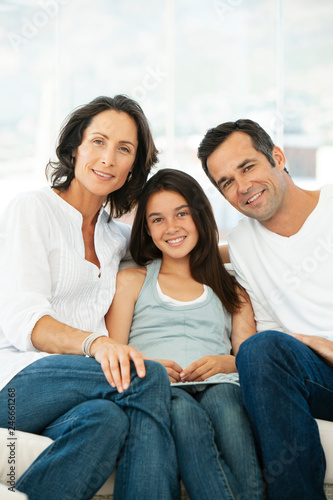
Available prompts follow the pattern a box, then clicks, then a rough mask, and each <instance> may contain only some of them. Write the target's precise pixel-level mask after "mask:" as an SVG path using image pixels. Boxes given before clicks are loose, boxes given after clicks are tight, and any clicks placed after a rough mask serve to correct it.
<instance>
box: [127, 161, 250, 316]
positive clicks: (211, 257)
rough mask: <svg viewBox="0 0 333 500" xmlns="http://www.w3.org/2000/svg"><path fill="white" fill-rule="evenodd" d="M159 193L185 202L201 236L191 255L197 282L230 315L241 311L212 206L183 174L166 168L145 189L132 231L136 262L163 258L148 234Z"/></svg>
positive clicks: (199, 187) (189, 178)
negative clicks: (150, 204) (209, 290)
mask: <svg viewBox="0 0 333 500" xmlns="http://www.w3.org/2000/svg"><path fill="white" fill-rule="evenodd" d="M159 191H173V192H175V193H178V194H180V195H181V196H183V198H185V200H186V203H187V204H188V206H189V209H190V212H191V215H192V218H193V221H194V224H195V226H196V228H197V231H198V233H199V238H198V242H197V244H196V246H195V247H194V248H193V250H192V251H191V254H190V270H191V275H192V277H193V279H195V280H196V281H197V282H198V283H203V284H205V285H208V286H210V287H211V288H212V290H213V291H214V292H215V293H216V295H217V296H218V297H219V299H220V300H221V302H222V304H223V305H224V307H225V308H226V309H227V311H228V312H230V313H233V312H235V311H237V310H238V309H239V308H240V307H241V300H240V299H239V296H238V293H237V292H238V290H239V289H240V288H239V285H238V284H237V282H236V280H235V278H234V277H233V276H231V275H230V274H229V273H228V271H227V270H226V269H225V267H224V265H223V262H222V258H221V255H220V252H219V248H218V239H219V237H218V229H217V225H216V221H215V218H214V214H213V210H212V207H211V205H210V202H209V200H208V198H207V196H206V195H205V193H204V191H203V190H202V188H201V186H200V185H199V184H198V183H197V181H196V180H195V179H194V178H193V177H191V176H190V175H188V174H186V173H185V172H181V171H180V170H174V169H171V168H165V169H161V170H159V171H158V172H157V173H156V174H155V175H153V176H152V177H151V178H150V179H149V181H148V182H147V184H146V185H145V187H144V189H143V191H142V194H141V196H140V200H139V203H138V207H137V212H136V216H135V219H134V223H133V228H132V236H131V243H130V250H131V253H132V256H133V259H134V260H135V262H136V263H137V264H138V265H140V266H144V265H146V264H147V263H148V262H149V261H151V260H155V259H161V258H162V252H161V251H160V250H159V249H158V248H157V247H156V245H155V244H154V242H153V240H152V238H151V236H150V235H149V234H148V226H147V221H146V208H147V204H148V200H149V198H150V197H151V196H152V195H153V194H154V193H156V192H159Z"/></svg>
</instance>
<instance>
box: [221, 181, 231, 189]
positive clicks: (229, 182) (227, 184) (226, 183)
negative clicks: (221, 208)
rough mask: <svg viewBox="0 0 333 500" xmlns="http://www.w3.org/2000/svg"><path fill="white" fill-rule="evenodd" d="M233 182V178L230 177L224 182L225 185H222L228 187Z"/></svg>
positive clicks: (224, 187) (223, 187)
mask: <svg viewBox="0 0 333 500" xmlns="http://www.w3.org/2000/svg"><path fill="white" fill-rule="evenodd" d="M231 182H232V180H231V179H229V180H228V181H227V182H225V183H224V184H223V186H222V189H226V188H228V187H229V186H230V184H231Z"/></svg>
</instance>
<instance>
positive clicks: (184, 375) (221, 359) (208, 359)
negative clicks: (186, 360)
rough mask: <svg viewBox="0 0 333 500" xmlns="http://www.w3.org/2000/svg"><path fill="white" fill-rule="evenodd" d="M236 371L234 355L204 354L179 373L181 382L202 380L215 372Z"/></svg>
mask: <svg viewBox="0 0 333 500" xmlns="http://www.w3.org/2000/svg"><path fill="white" fill-rule="evenodd" d="M233 372H237V369H236V363H235V356H232V355H231V354H224V355H216V356H204V357H203V358H200V359H198V360H197V361H195V362H194V363H191V364H190V365H189V366H188V367H187V368H185V370H183V371H182V372H181V373H180V378H181V381H182V382H202V381H203V380H206V379H207V378H209V377H212V376H213V375H216V374H217V373H233Z"/></svg>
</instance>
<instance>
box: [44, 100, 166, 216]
mask: <svg viewBox="0 0 333 500" xmlns="http://www.w3.org/2000/svg"><path fill="white" fill-rule="evenodd" d="M107 110H114V111H118V112H123V113H127V114H128V115H129V116H130V117H131V118H133V120H134V121H135V123H136V126H137V133H138V149H137V153H136V157H135V161H134V164H133V169H132V176H131V179H130V181H129V182H125V184H124V185H123V186H122V187H121V188H120V189H118V190H117V191H114V192H113V193H110V194H109V195H108V196H107V199H106V203H105V205H106V206H107V205H109V207H110V214H111V216H113V217H120V216H121V215H123V214H125V213H127V212H129V211H130V210H131V209H132V208H133V207H134V206H135V205H136V203H137V200H138V197H139V195H140V193H141V190H142V188H143V186H144V184H145V182H146V180H147V177H148V174H149V172H150V169H151V167H152V166H153V165H154V164H155V163H157V161H158V159H157V153H158V151H157V149H156V147H155V144H154V141H153V138H152V134H151V131H150V128H149V124H148V121H147V118H146V116H145V115H144V113H143V111H142V109H141V107H140V105H139V104H138V103H137V102H136V101H134V100H133V99H130V98H129V97H127V96H125V95H116V96H115V97H105V96H101V97H97V98H96V99H94V100H93V101H91V102H90V103H89V104H85V105H83V106H80V107H79V108H77V109H75V110H74V111H73V112H72V113H71V114H70V115H69V116H68V117H67V119H66V122H65V124H64V126H63V127H62V129H61V132H60V135H59V140H58V146H57V148H56V154H57V157H58V161H49V163H48V164H47V165H46V177H47V178H48V179H49V180H50V182H51V187H52V188H55V189H59V190H60V191H65V190H66V189H67V188H68V187H69V185H70V183H71V182H72V180H73V178H74V168H75V164H74V163H75V162H74V159H73V152H74V151H75V149H76V148H77V147H78V146H80V144H81V142H82V137H83V133H84V131H85V129H86V128H87V127H88V126H89V125H90V123H91V121H92V119H93V118H94V116H96V115H98V114H99V113H102V112H103V111H107Z"/></svg>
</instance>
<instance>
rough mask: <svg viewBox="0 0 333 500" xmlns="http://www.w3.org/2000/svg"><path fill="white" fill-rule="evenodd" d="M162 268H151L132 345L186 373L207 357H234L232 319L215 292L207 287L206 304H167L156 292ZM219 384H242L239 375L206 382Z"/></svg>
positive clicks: (135, 320)
mask: <svg viewBox="0 0 333 500" xmlns="http://www.w3.org/2000/svg"><path fill="white" fill-rule="evenodd" d="M160 267H161V261H160V260H155V261H153V262H151V263H150V264H149V265H148V266H147V275H146V278H145V281H144V284H143V286H142V289H141V291H140V294H139V297H138V300H137V302H136V305H135V309H134V315H133V322H132V327H131V332H130V338H129V344H130V345H132V346H134V347H135V348H136V349H138V350H139V351H140V352H142V353H143V354H145V355H146V356H148V357H149V358H152V359H171V360H173V361H176V363H178V364H179V365H180V366H181V367H182V368H183V369H185V368H186V367H187V366H188V365H190V364H191V363H193V362H194V361H196V360H198V359H200V358H202V357H203V356H206V355H216V354H230V352H231V342H230V336H231V316H230V314H229V313H228V312H227V311H226V310H225V308H224V307H223V306H222V303H221V301H220V300H219V298H218V297H217V295H215V293H214V292H213V290H212V289H211V288H210V287H207V289H208V294H207V297H206V299H205V300H203V301H202V302H198V303H194V304H186V303H184V305H172V304H167V303H165V302H164V301H163V300H162V299H161V298H160V296H159V294H158V292H157V288H156V283H157V279H158V275H159V271H160ZM217 382H231V383H238V374H237V373H230V374H224V373H219V374H217V375H214V376H213V377H210V378H209V379H206V380H205V381H204V383H217ZM185 384H186V385H188V383H185ZM177 385H180V384H177Z"/></svg>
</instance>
